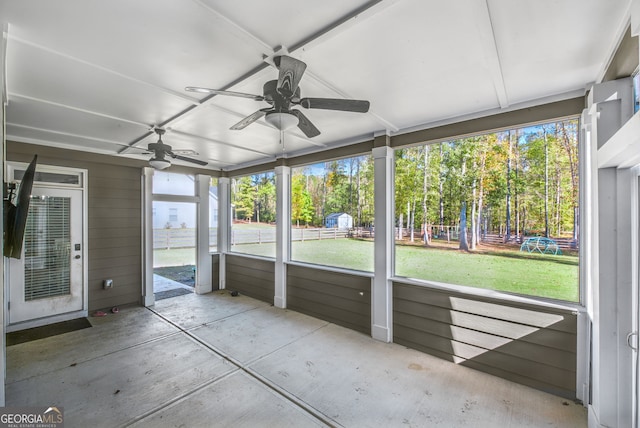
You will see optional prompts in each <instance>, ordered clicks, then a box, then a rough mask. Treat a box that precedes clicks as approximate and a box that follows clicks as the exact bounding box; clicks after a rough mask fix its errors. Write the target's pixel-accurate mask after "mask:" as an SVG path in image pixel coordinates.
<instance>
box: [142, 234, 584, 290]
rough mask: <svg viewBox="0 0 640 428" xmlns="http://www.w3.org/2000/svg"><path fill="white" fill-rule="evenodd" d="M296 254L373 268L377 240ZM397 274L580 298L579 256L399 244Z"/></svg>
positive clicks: (246, 249)
mask: <svg viewBox="0 0 640 428" xmlns="http://www.w3.org/2000/svg"><path fill="white" fill-rule="evenodd" d="M233 250H234V251H236V252H239V253H247V254H255V255H261V256H266V257H275V245H274V244H273V243H271V244H245V245H236V246H234V248H233ZM182 251H184V250H168V251H167V253H171V254H176V255H179V254H180V252H182ZM191 251H193V250H191ZM159 253H162V251H156V252H154V257H156V256H157V257H158V259H163V260H164V259H165V255H163V256H162V257H161V256H159ZM167 256H168V254H167ZM291 258H292V260H295V261H301V262H307V263H314V264H324V265H328V266H335V267H342V268H347V269H354V270H360V271H367V272H372V271H373V242H371V241H360V240H355V239H337V240H333V239H328V240H322V241H305V242H294V243H292V248H291ZM176 260H179V257H178V258H177V259H176ZM181 264H189V263H181ZM396 275H398V276H404V277H408V278H417V279H425V280H431V281H436V282H442V283H448V284H458V285H466V286H470V287H478V288H488V289H493V290H500V291H506V292H512V293H518V294H525V295H533V296H539V297H546V298H551V299H559V300H567V301H573V302H577V301H578V299H579V295H578V258H577V257H576V256H567V255H564V256H551V255H540V254H528V253H521V252H519V251H517V250H516V251H502V252H496V253H480V252H478V253H466V252H461V251H457V250H448V249H435V248H425V247H422V246H402V245H399V246H396Z"/></svg>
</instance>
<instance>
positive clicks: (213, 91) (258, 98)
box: [184, 86, 264, 101]
mask: <svg viewBox="0 0 640 428" xmlns="http://www.w3.org/2000/svg"><path fill="white" fill-rule="evenodd" d="M184 90H185V91H189V92H201V93H203V94H216V95H229V96H232V97H240V98H249V99H252V100H256V101H264V97H263V96H262V95H254V94H247V93H244V92H234V91H221V90H219V89H209V88H199V87H197V86H187V87H186V88H184Z"/></svg>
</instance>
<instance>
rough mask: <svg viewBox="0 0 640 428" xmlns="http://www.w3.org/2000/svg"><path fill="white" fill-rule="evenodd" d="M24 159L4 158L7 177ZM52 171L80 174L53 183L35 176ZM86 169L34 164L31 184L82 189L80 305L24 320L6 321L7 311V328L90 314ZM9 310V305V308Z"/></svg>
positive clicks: (6, 295) (7, 281)
mask: <svg viewBox="0 0 640 428" xmlns="http://www.w3.org/2000/svg"><path fill="white" fill-rule="evenodd" d="M27 165H28V164H27V163H25V162H12V161H9V162H7V169H6V178H5V179H6V181H7V182H13V181H16V180H14V172H15V171H16V169H22V170H23V169H25V168H26V167H27ZM39 172H43V173H51V174H65V175H75V176H78V177H79V180H78V183H72V184H68V183H55V182H46V181H40V180H38V176H37V173H39ZM88 173H89V171H88V170H87V169H82V168H70V167H63V166H54V165H44V164H37V165H36V179H34V183H33V185H34V186H38V187H43V188H54V189H70V188H71V189H77V190H80V191H81V206H82V241H81V242H82V250H81V251H82V256H81V257H82V274H81V277H82V309H81V310H79V311H72V312H67V313H64V314H59V315H53V316H50V317H44V318H38V319H34V320H29V321H23V322H19V323H15V324H9V313H7V316H5V317H4V325H5V328H6V332H12V331H18V330H24V329H27V328H33V327H40V326H43V325H48V324H53V323H56V322H61V321H68V320H71V319H75V318H82V317H86V316H88V314H89V293H88V290H89V287H88V286H89V263H88V254H89V251H88V244H87V242H88V236H89V235H88V199H89V198H88V196H87V190H88V186H87V183H88ZM6 267H8V263H5V271H4V283H5V287H4V298H5V301H8V298H9V288H10V275H9V269H6ZM8 310H9V311H11V308H10V307H9V308H8Z"/></svg>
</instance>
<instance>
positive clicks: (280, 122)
mask: <svg viewBox="0 0 640 428" xmlns="http://www.w3.org/2000/svg"><path fill="white" fill-rule="evenodd" d="M264 120H265V121H266V122H267V123H268V124H269V125H271V126H273V127H274V128H276V129H278V130H280V131H286V130H287V129H290V128H293V127H294V126H298V116H295V115H293V114H291V113H287V112H279V111H275V112H271V113H267V115H266V116H265V118H264Z"/></svg>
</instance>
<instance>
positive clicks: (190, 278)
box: [153, 265, 196, 287]
mask: <svg viewBox="0 0 640 428" xmlns="http://www.w3.org/2000/svg"><path fill="white" fill-rule="evenodd" d="M153 273H155V274H156V275H160V276H164V277H165V278H169V279H172V280H174V281H177V282H179V283H181V284H184V285H188V286H189V287H194V286H195V276H196V267H195V265H184V266H165V267H159V268H154V269H153Z"/></svg>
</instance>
